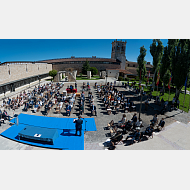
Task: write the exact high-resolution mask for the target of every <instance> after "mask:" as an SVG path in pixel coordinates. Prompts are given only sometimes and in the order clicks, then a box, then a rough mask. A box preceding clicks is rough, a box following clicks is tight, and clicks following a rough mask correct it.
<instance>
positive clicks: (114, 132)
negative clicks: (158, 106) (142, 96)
mask: <svg viewBox="0 0 190 190" xmlns="http://www.w3.org/2000/svg"><path fill="white" fill-rule="evenodd" d="M164 126H165V121H164V118H162V119H161V120H160V122H159V124H158V119H157V115H155V116H154V117H153V119H152V120H151V123H150V125H149V126H148V127H147V128H146V129H145V130H144V131H141V130H142V128H143V127H144V126H143V124H142V120H139V119H138V118H137V114H136V113H134V115H133V117H132V118H131V120H128V121H127V119H126V115H125V114H123V117H122V119H121V120H120V121H118V123H114V121H113V120H111V122H110V123H108V125H107V127H108V129H109V130H110V133H111V138H110V142H111V143H110V147H109V148H110V149H114V148H115V145H117V144H118V143H119V142H125V141H127V140H128V139H131V142H132V143H134V142H140V141H141V140H142V139H143V138H144V137H146V138H149V137H152V138H153V132H154V131H155V130H159V131H160V130H162V129H163V128H164ZM118 129H122V130H118ZM127 133H129V135H128V136H127V137H126V139H125V140H123V134H127Z"/></svg>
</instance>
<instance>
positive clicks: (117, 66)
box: [52, 63, 121, 74]
mask: <svg viewBox="0 0 190 190" xmlns="http://www.w3.org/2000/svg"><path fill="white" fill-rule="evenodd" d="M82 66H83V63H81V64H76V63H71V64H65V63H62V64H52V67H53V69H55V70H57V71H74V70H77V74H79V73H82ZM90 66H91V67H96V68H97V69H98V72H100V71H105V70H106V69H107V68H108V69H120V67H121V66H120V64H92V63H90Z"/></svg>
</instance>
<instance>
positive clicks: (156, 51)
mask: <svg viewBox="0 0 190 190" xmlns="http://www.w3.org/2000/svg"><path fill="white" fill-rule="evenodd" d="M163 49H164V46H163V45H162V41H161V40H155V39H154V40H153V43H152V44H151V45H150V53H151V55H152V57H153V72H154V76H153V88H154V86H155V85H154V82H155V76H156V73H157V70H158V68H159V67H160V62H161V60H162V56H163Z"/></svg>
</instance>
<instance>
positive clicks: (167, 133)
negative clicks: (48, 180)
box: [0, 78, 190, 150]
mask: <svg viewBox="0 0 190 190" xmlns="http://www.w3.org/2000/svg"><path fill="white" fill-rule="evenodd" d="M114 80H115V79H114V78H107V81H108V82H111V81H112V82H113V81H114ZM83 82H87V80H85V81H77V85H78V92H81V91H82V83H83ZM88 82H90V85H91V91H92V94H93V96H94V101H95V105H96V108H97V117H96V116H92V118H94V119H95V123H96V127H97V131H93V132H90V131H89V132H86V133H85V136H84V145H85V150H107V148H106V147H104V143H105V142H106V140H107V139H109V137H110V133H109V131H108V130H106V126H107V123H109V122H110V121H111V120H112V119H113V120H114V121H115V122H116V123H117V122H118V121H119V120H121V118H122V115H123V114H124V113H123V111H122V112H119V113H117V114H115V113H114V111H112V114H111V115H108V114H107V111H106V110H105V108H104V106H103V104H102V102H101V101H100V100H99V98H98V94H97V91H96V89H95V88H94V83H95V82H98V84H100V83H102V84H104V83H105V79H101V80H90V81H88ZM64 83H65V85H64V87H63V88H62V89H61V91H63V90H65V89H66V88H67V86H68V85H70V83H67V82H64ZM116 85H117V86H121V82H118V81H117V84H116ZM118 90H120V91H123V92H124V93H126V94H127V96H128V97H130V98H131V100H133V101H134V103H135V105H136V106H137V116H138V115H139V114H138V112H139V108H140V102H139V100H138V97H137V96H136V95H135V94H134V93H133V92H131V91H129V90H128V89H125V88H122V87H118ZM85 96H86V97H87V96H88V93H85ZM145 99H146V98H144V99H143V104H142V113H141V118H142V120H143V125H144V128H143V129H141V130H144V129H145V128H146V127H147V126H148V125H149V124H150V120H151V119H152V118H153V116H154V114H155V113H158V111H156V110H155V109H154V103H153V100H152V102H150V103H151V105H152V106H150V107H149V109H148V111H145V107H144V101H145ZM76 101H77V102H78V101H79V99H77V100H76ZM54 108H55V107H54ZM54 108H53V109H52V110H51V111H50V113H49V114H48V117H62V118H64V117H67V116H66V115H65V110H64V109H62V111H61V113H60V114H55V113H54ZM160 108H161V107H160ZM21 112H22V110H21V108H20V109H18V110H16V111H14V112H13V111H12V110H10V111H8V113H9V114H10V115H11V116H13V115H14V114H19V113H21ZM27 113H28V114H34V115H40V116H42V115H43V109H41V110H40V111H39V112H37V113H33V112H32V111H28V112H27ZM78 114H79V113H78V104H75V106H74V108H73V110H72V112H71V116H70V117H71V118H73V117H74V118H75V117H77V116H78ZM125 114H126V116H127V119H131V118H132V115H133V114H134V112H131V113H130V112H129V113H125ZM189 116H190V115H189V114H188V113H181V110H176V111H172V112H167V113H166V114H165V115H160V114H159V115H158V119H159V120H160V119H161V118H162V117H164V119H165V121H166V125H165V126H166V127H165V130H163V131H161V132H159V133H154V137H153V139H151V138H150V139H149V140H147V141H143V142H140V143H135V144H133V145H128V146H126V144H119V145H116V150H128V149H132V150H173V149H177V150H181V149H189V148H190V147H189V144H190V143H189V138H188V132H189V130H190V127H189V121H190V118H189ZM83 117H84V118H87V117H90V109H89V103H88V100H87V101H86V103H85V113H84V115H83ZM176 121H180V123H179V122H176ZM9 127H10V124H9V122H8V121H6V122H5V124H2V125H1V126H0V133H1V132H3V131H4V130H6V129H7V128H9ZM126 136H127V134H126V135H124V138H126ZM0 150H52V149H46V148H40V147H35V146H30V145H27V144H22V143H18V142H16V141H12V140H9V139H7V138H4V137H2V136H0Z"/></svg>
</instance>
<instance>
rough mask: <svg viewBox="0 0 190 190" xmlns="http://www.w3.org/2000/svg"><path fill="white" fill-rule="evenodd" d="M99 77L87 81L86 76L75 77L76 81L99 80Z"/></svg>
mask: <svg viewBox="0 0 190 190" xmlns="http://www.w3.org/2000/svg"><path fill="white" fill-rule="evenodd" d="M99 79H100V77H99V76H93V77H91V79H88V78H87V76H82V77H76V80H99Z"/></svg>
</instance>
